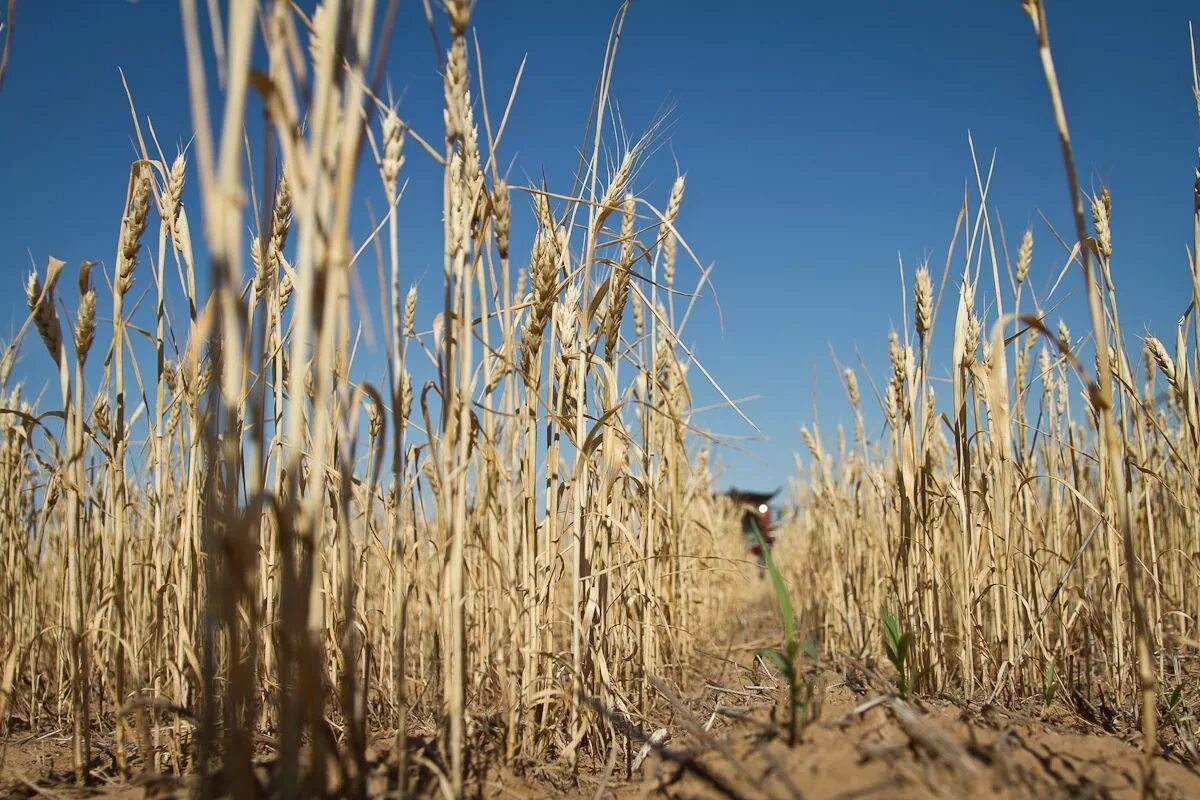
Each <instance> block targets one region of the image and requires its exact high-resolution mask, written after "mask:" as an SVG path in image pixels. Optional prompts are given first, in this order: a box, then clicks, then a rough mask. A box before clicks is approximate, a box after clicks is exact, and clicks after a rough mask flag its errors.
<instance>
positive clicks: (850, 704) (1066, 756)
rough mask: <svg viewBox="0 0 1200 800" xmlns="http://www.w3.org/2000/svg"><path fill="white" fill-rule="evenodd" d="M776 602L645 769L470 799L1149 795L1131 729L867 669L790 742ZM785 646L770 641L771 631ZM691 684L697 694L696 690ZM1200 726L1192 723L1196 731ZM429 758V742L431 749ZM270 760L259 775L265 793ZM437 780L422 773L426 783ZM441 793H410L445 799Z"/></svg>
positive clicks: (44, 742)
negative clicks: (934, 694) (914, 689)
mask: <svg viewBox="0 0 1200 800" xmlns="http://www.w3.org/2000/svg"><path fill="white" fill-rule="evenodd" d="M776 621H777V617H776V616H775V612H774V610H773V608H772V605H771V599H770V598H769V597H768V596H767V595H766V594H765V587H764V588H763V594H761V595H758V596H756V597H754V598H752V600H751V601H750V602H748V603H747V604H746V605H745V606H744V611H743V612H742V613H741V614H740V615H739V620H738V624H736V625H734V626H732V627H733V633H732V634H730V638H729V640H728V641H726V642H722V643H715V644H714V645H713V649H714V650H720V651H721V652H720V653H716V652H707V653H705V652H701V653H700V654H699V656H698V658H697V661H698V664H699V663H702V664H704V665H705V666H704V668H702V669H701V668H696V666H698V665H696V666H694V667H693V670H692V671H691V672H690V673H689V674H690V675H692V676H693V677H690V678H687V679H684V680H682V681H680V684H681V685H679V686H675V687H667V686H666V685H665V684H659V689H660V692H661V693H662V694H663V695H664V699H665V701H666V706H667V707H669V708H671V709H673V711H671V713H670V718H669V719H668V720H666V723H665V725H666V731H667V736H666V739H665V741H662V743H661V745H660V746H659V747H658V748H657V749H655V750H652V751H650V752H649V753H648V755H647V757H646V758H644V759H643V761H642V762H641V764H640V766H638V768H637V769H632V768H631V767H630V761H632V758H631V757H632V756H633V755H634V753H633V752H632V751H633V750H636V743H635V744H634V746H633V747H632V748H630V749H631V752H630V753H629V754H628V755H627V754H625V753H621V754H619V755H618V757H617V758H615V759H614V760H613V761H611V762H610V763H608V764H607V765H605V764H601V765H599V767H598V768H597V769H591V770H589V769H587V768H586V767H585V766H583V765H581V767H580V768H579V769H578V770H575V771H571V770H568V769H566V768H565V767H562V766H560V765H557V764H546V765H544V766H541V767H537V768H532V769H526V770H525V771H524V774H523V775H517V774H514V773H513V772H510V771H508V770H502V769H493V770H489V771H488V772H487V773H486V774H483V775H477V776H476V779H475V781H474V782H473V785H472V794H474V795H476V796H479V797H483V798H487V799H488V800H500V799H501V798H526V797H528V798H569V800H583V798H597V799H599V798H616V799H617V800H632V799H633V798H741V799H742V800H797V799H798V798H803V800H826V799H828V800H833V799H834V798H837V799H838V800H851V799H852V798H864V799H866V798H876V799H879V800H882V798H958V797H970V798H972V800H984V799H985V798H1135V797H1139V796H1140V790H1139V786H1140V782H1139V777H1138V776H1139V754H1138V750H1137V747H1136V746H1135V745H1134V744H1132V743H1131V742H1133V741H1135V739H1134V737H1135V733H1134V732H1133V731H1128V732H1126V733H1125V734H1124V735H1121V734H1118V733H1113V732H1108V731H1105V730H1102V729H1101V728H1100V727H1099V726H1094V725H1089V724H1088V723H1086V722H1085V721H1083V720H1081V719H1080V718H1079V717H1078V715H1075V714H1072V713H1070V712H1067V711H1066V710H1065V709H1064V710H1062V712H1061V713H1057V714H1056V713H1050V714H1046V715H1042V716H1032V715H1026V714H1022V713H1019V712H1016V711H1011V710H1006V709H1002V708H999V707H995V706H980V705H979V704H968V703H959V702H953V701H951V700H947V699H928V698H924V699H920V700H914V701H912V702H905V701H901V700H900V699H898V698H896V697H894V696H892V695H889V694H888V693H887V692H886V682H885V680H883V679H881V678H878V677H875V678H864V677H863V675H864V674H866V672H868V671H862V670H855V669H851V668H841V669H833V668H830V665H825V666H826V668H825V669H823V670H822V671H821V672H820V674H819V675H818V676H817V682H818V684H819V685H821V687H822V688H819V689H818V690H817V692H816V695H815V697H814V700H815V704H816V707H817V709H818V713H819V718H818V719H817V721H815V722H814V723H812V724H811V725H810V726H809V727H808V728H807V729H806V730H805V732H804V735H803V739H802V741H800V742H799V743H798V744H797V745H796V746H795V747H788V746H787V744H786V741H785V740H784V738H783V737H781V736H780V735H779V725H778V722H777V721H778V720H780V719H782V712H783V702H782V694H783V692H782V691H780V688H779V686H778V685H777V684H776V683H775V682H774V681H772V680H771V679H770V677H769V676H767V675H766V674H765V673H764V671H763V670H762V668H761V666H760V665H758V664H757V661H756V657H755V654H756V653H757V651H758V650H759V649H760V648H761V647H764V646H770V645H774V644H776V643H777V642H776V641H774V640H773V639H772V638H771V637H772V635H773V634H772V630H773V629H777V628H776ZM774 635H775V636H777V634H774ZM689 684H690V685H689ZM1194 718H1195V717H1194V716H1193V720H1194ZM429 749H430V751H431V753H432V750H433V748H432V746H430V747H429ZM372 756H373V757H372V762H373V763H372V768H373V772H372V777H371V788H372V790H373V793H374V792H378V793H379V794H381V795H382V794H386V793H387V787H388V784H389V783H391V784H392V785H394V774H395V771H394V768H393V767H394V764H393V759H391V758H390V757H389V753H388V752H387V749H386V746H384V745H381V746H380V748H379V749H378V750H374V749H373V750H372ZM1157 771H1158V788H1159V792H1158V796H1159V798H1163V799H1164V800H1165V799H1167V798H1200V769H1198V768H1197V765H1196V763H1195V762H1194V761H1193V762H1191V763H1188V761H1187V760H1186V758H1181V757H1178V756H1176V757H1173V758H1171V759H1160V760H1159V761H1158V764H1157ZM270 772H271V770H270V760H269V758H264V761H263V766H262V767H260V769H259V770H258V774H259V775H260V776H262V778H261V780H262V783H263V795H264V796H269V795H271V791H270V783H271V779H270ZM426 778H428V776H426ZM189 788H191V787H190V785H189V783H186V782H181V781H178V780H173V779H168V778H165V777H164V778H154V779H147V778H145V777H143V778H141V779H135V781H134V782H133V783H127V784H117V783H113V784H101V785H97V786H93V787H88V788H87V789H78V788H75V787H73V786H71V784H70V741H69V739H68V738H67V737H66V736H65V735H61V734H60V735H54V734H50V735H43V736H40V737H34V736H32V735H30V734H28V733H26V734H24V735H20V734H18V735H15V736H13V737H10V739H9V740H8V741H7V742H4V743H2V744H0V797H49V798H56V797H61V798H70V797H88V796H91V797H97V796H98V797H105V798H121V799H122V800H126V799H130V800H131V799H132V798H141V797H184V796H187V794H188V789H189ZM437 788H438V787H437V782H436V781H434V780H431V779H427V780H424V781H423V782H420V783H419V787H418V788H417V791H416V792H415V794H416V795H417V796H430V795H434V796H436V794H437Z"/></svg>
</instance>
